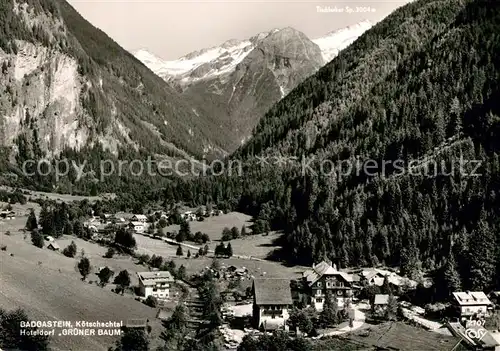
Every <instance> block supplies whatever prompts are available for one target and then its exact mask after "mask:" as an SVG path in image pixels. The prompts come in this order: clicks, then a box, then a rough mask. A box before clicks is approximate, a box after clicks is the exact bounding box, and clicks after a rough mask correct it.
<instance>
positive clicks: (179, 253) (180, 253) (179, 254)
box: [175, 245, 184, 256]
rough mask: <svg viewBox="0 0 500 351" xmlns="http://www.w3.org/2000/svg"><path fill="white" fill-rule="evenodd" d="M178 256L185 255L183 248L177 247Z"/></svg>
mask: <svg viewBox="0 0 500 351" xmlns="http://www.w3.org/2000/svg"><path fill="white" fill-rule="evenodd" d="M175 254H176V255H177V256H183V255H184V253H183V252H182V247H181V246H180V245H179V246H177V251H176V252H175Z"/></svg>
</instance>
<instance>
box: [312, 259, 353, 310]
mask: <svg viewBox="0 0 500 351" xmlns="http://www.w3.org/2000/svg"><path fill="white" fill-rule="evenodd" d="M352 283H353V278H352V276H351V275H350V274H347V273H345V272H341V271H339V270H337V268H336V267H335V265H332V262H331V261H322V262H320V263H318V264H316V265H313V267H312V269H310V270H307V271H305V272H304V273H303V275H302V292H303V296H304V297H305V299H306V301H303V302H305V304H307V305H311V306H314V307H315V308H316V310H318V311H322V310H323V304H324V302H325V294H326V292H327V291H330V293H331V296H332V298H336V299H337V303H338V305H339V307H343V306H344V303H345V302H346V300H348V299H351V298H352V288H353V287H352Z"/></svg>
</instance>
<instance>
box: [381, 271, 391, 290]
mask: <svg viewBox="0 0 500 351" xmlns="http://www.w3.org/2000/svg"><path fill="white" fill-rule="evenodd" d="M382 294H392V289H391V285H390V284H389V277H388V276H387V275H386V276H384V281H383V283H382Z"/></svg>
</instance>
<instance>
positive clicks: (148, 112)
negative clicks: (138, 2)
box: [0, 0, 219, 158]
mask: <svg viewBox="0 0 500 351" xmlns="http://www.w3.org/2000/svg"><path fill="white" fill-rule="evenodd" d="M0 24H1V26H0V31H1V33H0V37H1V40H0V67H1V71H0V89H1V91H2V94H1V98H0V112H1V113H0V146H3V147H6V148H8V149H10V150H12V155H15V154H16V152H22V153H23V155H22V157H23V158H30V157H41V156H42V155H45V154H46V155H48V156H53V155H57V154H59V153H60V152H61V151H63V150H66V149H75V150H81V149H82V148H83V147H90V148H93V147H101V146H102V147H104V148H105V149H107V150H109V151H111V152H112V153H114V154H115V155H118V153H119V151H124V152H129V151H130V152H136V151H141V150H142V151H146V152H148V153H152V154H168V155H181V154H186V153H188V154H191V155H194V156H197V157H201V156H202V155H203V154H205V153H206V151H208V150H211V151H213V153H217V152H218V150H219V148H218V146H217V143H216V142H214V141H213V140H215V139H217V133H218V129H219V127H218V126H216V125H212V124H210V122H208V123H207V121H206V120H205V119H204V118H203V116H202V117H200V116H199V115H197V113H196V111H195V109H194V108H193V106H192V103H191V102H189V103H188V102H187V101H186V100H185V99H183V97H182V96H180V94H179V93H178V92H176V91H175V90H174V89H172V88H171V87H170V86H169V85H168V84H166V83H165V82H164V81H163V80H161V79H160V78H159V77H157V76H156V75H155V74H153V73H152V72H151V71H150V70H149V69H148V68H147V67H145V66H144V65H143V64H142V63H141V62H140V61H138V60H137V59H135V58H134V57H133V56H132V55H131V54H129V53H128V52H127V51H125V50H123V49H122V48H121V47H120V46H119V45H118V44H116V43H115V42H114V41H112V40H111V39H110V38H109V37H108V36H106V34H104V33H103V32H101V31H100V30H98V29H96V28H95V27H93V26H92V25H90V24H89V23H88V22H87V21H85V19H83V18H82V17H81V16H80V15H79V14H78V13H77V12H76V11H75V10H74V9H73V8H72V7H71V6H70V5H69V4H67V3H66V2H64V1H53V0H47V1H38V0H28V1H17V0H7V1H2V3H1V4H0Z"/></svg>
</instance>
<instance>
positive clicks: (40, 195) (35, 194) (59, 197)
mask: <svg viewBox="0 0 500 351" xmlns="http://www.w3.org/2000/svg"><path fill="white" fill-rule="evenodd" d="M0 189H2V190H8V191H13V190H15V189H14V188H11V187H8V186H4V185H2V186H0ZM20 190H21V191H23V192H27V193H29V194H25V196H26V197H31V198H32V199H50V200H56V201H65V202H71V201H81V200H84V199H87V200H88V201H89V202H95V201H97V200H102V199H103V198H104V197H109V198H112V197H114V194H106V195H103V196H79V195H68V194H56V193H46V192H43V191H34V190H27V189H22V188H20Z"/></svg>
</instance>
